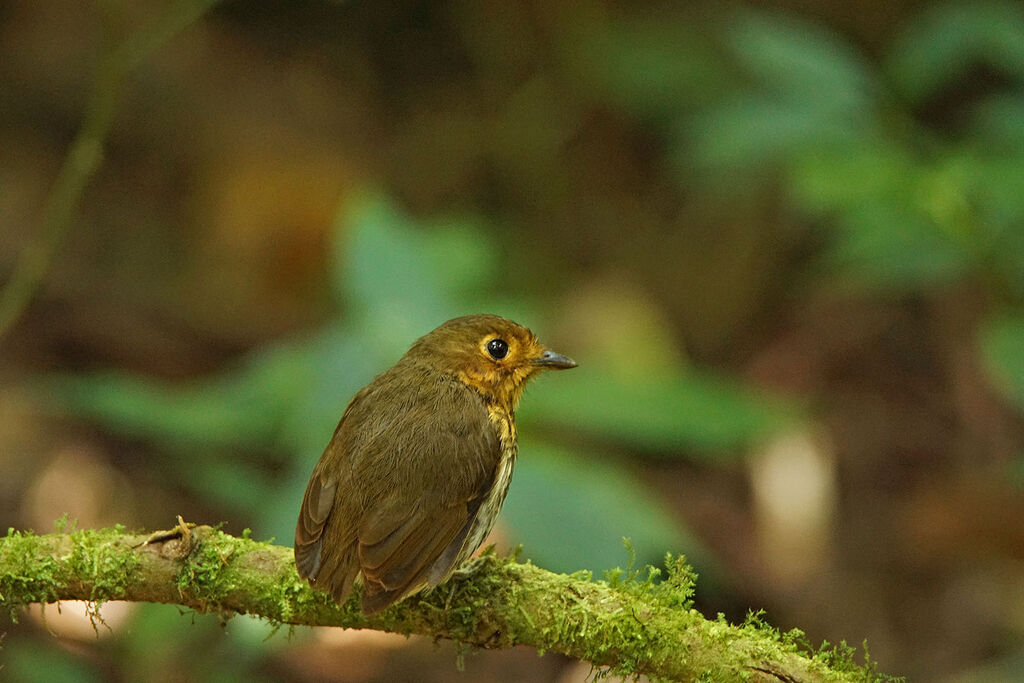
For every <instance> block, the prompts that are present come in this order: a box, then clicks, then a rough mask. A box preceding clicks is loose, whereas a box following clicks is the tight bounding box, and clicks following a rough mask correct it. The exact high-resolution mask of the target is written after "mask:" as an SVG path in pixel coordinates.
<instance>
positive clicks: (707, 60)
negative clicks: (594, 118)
mask: <svg viewBox="0 0 1024 683" xmlns="http://www.w3.org/2000/svg"><path fill="white" fill-rule="evenodd" d="M582 42H583V44H584V45H585V47H584V48H583V50H585V52H586V53H587V60H588V69H587V71H586V76H587V77H589V78H592V79H594V80H595V82H596V85H597V87H598V89H599V90H600V91H601V97H602V98H603V99H604V100H607V101H611V102H614V103H615V104H617V105H618V106H619V107H621V108H623V109H625V110H626V111H628V112H631V113H634V114H636V115H639V116H656V117H663V116H673V115H678V114H679V113H681V112H682V111H685V110H688V109H691V108H693V107H694V106H697V105H700V104H701V103H706V102H707V100H708V98H709V97H713V96H715V94H716V93H717V92H719V91H721V89H722V87H723V83H724V82H727V81H728V80H729V79H730V78H731V75H730V74H729V72H728V69H727V67H726V65H725V64H724V63H723V59H722V57H721V56H720V55H719V54H717V52H719V51H717V50H716V49H715V46H714V44H713V43H712V38H711V35H710V34H709V33H708V32H707V31H701V30H699V29H698V28H696V25H695V24H693V23H692V21H689V20H688V18H687V17H683V16H671V15H670V16H667V17H666V16H659V17H658V19H656V20H655V19H633V20H623V21H616V22H614V23H609V24H608V25H607V26H606V27H603V28H602V29H600V30H595V31H591V32H588V33H587V34H586V35H585V36H584V37H583V38H582Z"/></svg>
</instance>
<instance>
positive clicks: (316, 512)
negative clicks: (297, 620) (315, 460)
mask: <svg viewBox="0 0 1024 683" xmlns="http://www.w3.org/2000/svg"><path fill="white" fill-rule="evenodd" d="M337 490H338V484H337V482H333V481H332V482H324V481H323V479H321V477H320V474H319V472H314V473H313V476H312V477H310V479H309V484H307V485H306V495H305V496H304V497H303V499H302V508H301V509H300V510H299V523H298V525H297V526H296V528H295V568H296V569H298V570H299V576H301V577H302V578H304V579H312V580H316V578H317V576H319V574H320V567H321V565H322V564H323V535H324V526H325V525H326V524H327V517H328V515H330V513H331V509H332V508H333V507H334V497H335V494H336V493H337Z"/></svg>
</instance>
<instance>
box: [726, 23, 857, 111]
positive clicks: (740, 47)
mask: <svg viewBox="0 0 1024 683" xmlns="http://www.w3.org/2000/svg"><path fill="white" fill-rule="evenodd" d="M729 39H730V43H731V46H732V49H733V52H734V53H735V54H736V56H737V57H738V58H739V59H740V61H741V63H742V64H743V65H744V66H745V67H746V69H747V71H749V72H750V73H752V74H754V75H756V76H757V77H758V78H759V79H760V81H761V82H762V84H763V85H765V86H766V87H767V88H768V89H769V90H771V91H773V92H774V93H776V94H778V95H781V96H783V97H785V98H786V99H795V100H798V101H802V102H815V103H818V104H819V105H820V106H821V107H825V108H827V109H829V110H831V111H835V112H849V111H850V110H851V109H866V108H867V107H868V106H869V105H870V104H871V102H872V99H873V91H874V89H875V88H874V84H873V83H872V77H871V70H870V69H869V67H868V65H867V64H866V63H865V61H864V59H863V58H862V57H861V55H860V54H858V53H857V51H856V50H855V49H854V48H853V47H852V46H851V45H850V43H849V42H847V41H846V40H844V39H842V37H841V36H839V35H838V34H837V33H835V32H833V31H830V30H828V29H827V28H825V27H824V26H821V25H817V24H813V23H810V22H805V21H801V20H799V19H798V18H796V17H795V16H788V15H784V14H781V13H768V12H753V11H745V12H741V13H739V14H738V15H737V17H736V19H735V21H734V22H733V25H732V26H731V27H730V30H729Z"/></svg>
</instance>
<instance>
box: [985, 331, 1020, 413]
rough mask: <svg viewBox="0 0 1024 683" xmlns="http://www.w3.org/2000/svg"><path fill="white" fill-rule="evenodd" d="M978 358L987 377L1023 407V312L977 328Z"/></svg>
mask: <svg viewBox="0 0 1024 683" xmlns="http://www.w3.org/2000/svg"><path fill="white" fill-rule="evenodd" d="M979 345H980V350H981V360H982V363H983V365H984V367H985V370H986V372H987V373H988V376H989V379H991V380H992V383H993V384H994V385H995V386H996V387H998V389H999V390H1000V391H1001V392H1002V393H1003V395H1004V396H1006V397H1007V398H1008V399H1009V400H1010V401H1012V402H1013V403H1015V404H1016V406H1017V407H1018V408H1019V409H1021V410H1024V313H1020V312H1017V313H1012V314H1007V315H1004V316H1001V317H995V318H990V319H988V320H986V321H985V322H984V323H983V325H982V327H981V331H980V337H979Z"/></svg>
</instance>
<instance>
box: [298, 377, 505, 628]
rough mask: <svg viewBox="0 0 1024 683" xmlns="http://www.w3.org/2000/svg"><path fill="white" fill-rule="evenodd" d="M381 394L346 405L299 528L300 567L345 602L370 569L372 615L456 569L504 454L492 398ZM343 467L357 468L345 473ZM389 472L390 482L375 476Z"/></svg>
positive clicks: (460, 393)
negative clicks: (489, 405) (491, 414)
mask: <svg viewBox="0 0 1024 683" xmlns="http://www.w3.org/2000/svg"><path fill="white" fill-rule="evenodd" d="M373 399H374V400H372V401H366V400H361V396H359V395H357V397H356V398H355V399H353V402H352V404H351V405H350V406H349V408H348V409H347V410H346V413H345V416H344V417H343V418H342V422H341V424H340V425H339V427H338V430H337V431H336V432H335V435H334V438H333V439H332V441H331V444H330V445H329V446H328V449H327V452H325V454H324V458H323V459H322V460H321V462H320V464H319V465H318V466H317V468H316V470H315V471H314V474H313V477H312V479H311V480H310V483H309V486H308V487H307V489H306V496H305V498H304V500H303V502H302V510H301V512H300V515H299V522H298V526H297V529H296V535H295V560H296V566H297V567H298V569H299V573H300V575H302V576H304V577H306V578H309V579H311V580H312V581H315V582H316V583H317V584H318V585H321V586H323V587H324V588H326V589H327V590H330V591H331V592H332V593H334V595H335V597H336V598H337V599H338V600H339V601H343V600H344V599H345V598H346V597H347V595H348V592H349V591H350V589H351V586H352V583H353V580H354V579H355V575H356V573H357V572H358V571H361V572H362V574H363V578H364V583H365V588H364V592H363V611H364V612H365V613H367V614H372V613H374V612H377V611H380V610H381V609H384V608H385V607H387V606H388V605H390V604H392V603H394V602H397V601H399V600H401V599H402V598H404V597H405V596H407V595H409V594H411V593H414V592H416V591H417V590H420V589H421V588H423V587H425V586H428V585H429V586H433V585H436V584H437V583H438V582H439V581H441V580H442V579H443V578H445V577H446V576H447V575H448V573H449V570H450V569H451V568H452V565H454V563H455V562H456V560H457V559H458V554H459V550H460V549H461V548H462V545H463V542H464V541H465V539H466V535H467V533H468V531H469V529H470V528H471V527H472V523H473V520H474V519H475V517H476V513H477V510H478V509H479V507H480V504H481V502H482V501H483V500H484V498H485V497H486V495H487V493H488V492H489V491H490V488H491V486H492V484H493V482H494V477H495V473H496V469H497V465H498V462H499V460H500V458H501V447H500V443H499V440H498V436H497V433H496V431H495V430H494V428H493V427H492V425H491V424H490V422H489V420H488V418H487V411H486V408H485V407H484V404H483V402H482V400H481V399H480V398H479V397H478V396H477V395H476V394H475V393H473V392H472V391H471V390H469V389H467V388H465V387H464V386H461V385H456V384H455V383H454V382H444V383H443V384H439V385H437V386H427V387H423V386H422V385H421V386H419V387H417V388H416V389H415V390H413V391H412V392H409V391H403V392H401V393H397V392H396V393H395V394H394V396H393V400H394V403H398V404H399V405H394V404H393V402H392V395H391V394H390V392H386V391H378V392H375V394H374V396H373ZM369 406H372V408H370V407H369ZM371 410H372V412H370V411H371ZM327 463H330V464H331V466H330V467H328V466H327ZM342 471H344V472H345V473H346V474H347V475H348V476H347V477H346V478H344V479H341V480H339V479H338V478H337V476H338V475H339V473H341V472H342ZM385 471H386V474H387V477H386V479H385V476H384V475H385ZM328 472H330V473H331V475H332V476H334V477H335V478H333V479H328V477H327V475H326V473H328ZM385 480H386V481H387V484H388V487H389V488H388V489H387V490H377V489H375V487H374V486H373V485H372V484H368V483H369V482H378V484H379V483H380V482H382V481H385ZM343 496H346V497H348V499H347V500H345V501H344V504H341V503H339V500H340V499H341V498H342V497H343ZM353 501H358V502H353ZM325 535H326V537H327V539H329V540H327V541H326V545H325V542H324V541H325ZM336 546H337V547H336Z"/></svg>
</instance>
